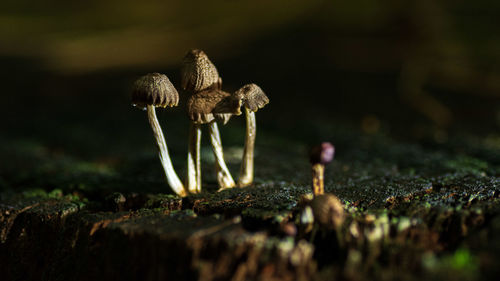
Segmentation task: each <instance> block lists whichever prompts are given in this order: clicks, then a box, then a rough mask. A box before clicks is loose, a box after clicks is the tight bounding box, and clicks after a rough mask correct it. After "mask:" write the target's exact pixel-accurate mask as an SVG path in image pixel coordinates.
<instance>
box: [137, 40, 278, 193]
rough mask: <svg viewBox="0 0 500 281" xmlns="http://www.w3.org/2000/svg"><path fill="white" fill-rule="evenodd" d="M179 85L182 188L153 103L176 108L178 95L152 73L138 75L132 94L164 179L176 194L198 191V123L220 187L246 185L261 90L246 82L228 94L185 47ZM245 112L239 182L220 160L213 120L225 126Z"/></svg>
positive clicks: (200, 55) (213, 71)
mask: <svg viewBox="0 0 500 281" xmlns="http://www.w3.org/2000/svg"><path fill="white" fill-rule="evenodd" d="M181 88H182V89H183V90H184V91H185V92H186V94H187V97H186V110H187V115H188V117H189V119H190V128H189V140H188V157H187V175H186V181H185V186H184V185H183V184H182V182H181V181H180V180H179V177H178V176H177V174H176V173H175V171H174V168H173V166H172V163H171V160H170V156H169V154H168V150H167V145H166V142H165V138H164V136H163V133H162V130H161V127H160V125H159V123H158V120H157V119H156V114H155V107H166V106H177V104H178V101H179V95H178V93H177V90H176V89H175V87H174V86H173V85H172V83H170V81H169V80H168V78H167V76H165V75H163V74H158V73H151V74H148V75H145V76H143V77H141V78H139V79H138V80H137V81H136V82H135V84H134V89H133V92H132V103H133V105H135V106H138V107H141V108H145V109H146V110H147V112H148V118H149V122H150V124H151V127H152V128H153V133H154V136H155V139H156V143H157V147H158V150H159V151H160V153H159V154H160V160H161V163H162V166H163V168H164V171H165V175H166V177H167V182H168V184H169V185H170V187H171V188H172V189H173V191H174V192H175V193H177V194H178V195H179V196H186V195H187V194H188V193H199V192H200V191H201V183H202V181H201V165H200V142H201V125H203V124H208V127H209V135H210V142H211V145H212V149H213V152H214V155H215V159H216V161H215V164H216V173H217V182H218V184H219V187H220V190H223V189H227V188H232V187H235V186H240V187H244V186H248V185H250V184H252V182H253V171H254V165H253V158H254V157H253V155H254V145H255V136H256V123H255V112H256V111H257V110H259V109H260V108H262V107H264V106H265V105H266V104H267V103H269V99H268V98H267V96H266V95H265V94H264V92H263V91H262V89H261V88H260V87H259V86H257V85H255V84H248V85H245V86H243V87H241V88H240V89H239V90H237V91H236V92H234V93H233V94H230V93H228V92H225V91H223V90H222V79H221V78H220V76H219V73H218V71H217V68H216V67H215V65H214V64H213V63H212V62H211V61H210V60H209V59H208V56H207V55H206V54H205V53H204V52H203V51H201V50H196V49H194V50H190V51H189V52H188V53H187V54H186V56H185V57H184V59H183V61H182V69H181ZM241 106H243V107H244V111H245V116H246V126H247V128H246V138H245V148H244V151H243V158H242V163H241V168H240V175H239V178H238V183H237V184H236V183H235V181H234V180H233V177H232V176H231V173H230V172H229V169H228V167H227V165H226V163H225V161H224V154H223V149H222V142H221V137H220V133H219V129H218V126H217V121H221V122H222V123H223V124H226V123H227V122H228V121H229V119H230V118H231V117H232V116H233V115H241V113H242V111H241Z"/></svg>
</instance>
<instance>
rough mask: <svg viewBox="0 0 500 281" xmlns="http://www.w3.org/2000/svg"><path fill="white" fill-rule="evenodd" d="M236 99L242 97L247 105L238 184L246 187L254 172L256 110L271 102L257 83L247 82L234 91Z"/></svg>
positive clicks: (245, 105)
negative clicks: (243, 146) (243, 145)
mask: <svg viewBox="0 0 500 281" xmlns="http://www.w3.org/2000/svg"><path fill="white" fill-rule="evenodd" d="M234 96H235V99H240V100H242V102H243V105H244V107H245V119H246V137H245V148H244V150H243V159H242V161H241V167H240V175H239V177H238V186H240V187H244V186H248V185H250V184H252V182H253V172H254V165H253V163H254V162H253V160H254V148H255V137H256V134H257V125H256V122H255V112H257V110H259V109H260V108H263V107H264V106H265V105H266V104H268V103H269V99H268V97H267V96H266V94H265V93H264V91H262V89H261V88H260V87H259V86H257V85H255V84H247V85H245V86H243V87H241V88H240V89H239V90H237V91H236V92H235V93H234Z"/></svg>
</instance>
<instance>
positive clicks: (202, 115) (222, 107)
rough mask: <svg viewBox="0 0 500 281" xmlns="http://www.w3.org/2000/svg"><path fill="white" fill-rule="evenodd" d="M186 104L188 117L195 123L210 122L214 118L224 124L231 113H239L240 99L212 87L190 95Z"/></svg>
mask: <svg viewBox="0 0 500 281" xmlns="http://www.w3.org/2000/svg"><path fill="white" fill-rule="evenodd" d="M186 106H187V108H186V109H187V113H188V116H189V118H190V119H191V121H193V122H194V123H196V124H206V123H210V122H212V121H213V120H215V119H217V120H220V121H223V122H224V124H225V123H227V121H229V118H231V116H232V115H240V114H241V110H240V107H241V100H240V99H236V98H235V97H234V96H233V95H231V94H229V93H227V92H224V91H222V90H219V89H214V88H210V89H208V90H205V91H201V92H198V93H196V94H194V95H191V96H190V97H189V98H188V100H187V103H186Z"/></svg>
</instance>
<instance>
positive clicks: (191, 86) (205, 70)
mask: <svg viewBox="0 0 500 281" xmlns="http://www.w3.org/2000/svg"><path fill="white" fill-rule="evenodd" d="M218 82H219V73H218V72H217V68H215V65H214V64H213V63H212V62H211V61H210V60H209V59H208V56H207V55H206V54H205V53H204V52H203V51H202V50H197V49H193V50H190V51H189V52H188V53H187V54H186V56H184V59H183V60H182V68H181V87H182V89H184V90H186V91H191V92H199V91H203V90H206V89H208V88H210V87H212V86H213V85H215V84H217V83H218Z"/></svg>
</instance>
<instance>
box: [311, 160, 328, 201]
mask: <svg viewBox="0 0 500 281" xmlns="http://www.w3.org/2000/svg"><path fill="white" fill-rule="evenodd" d="M324 173H325V165H323V164H320V163H317V164H314V165H313V166H312V188H313V194H314V196H318V195H321V194H324V193H325V187H324V183H323V175H324Z"/></svg>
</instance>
